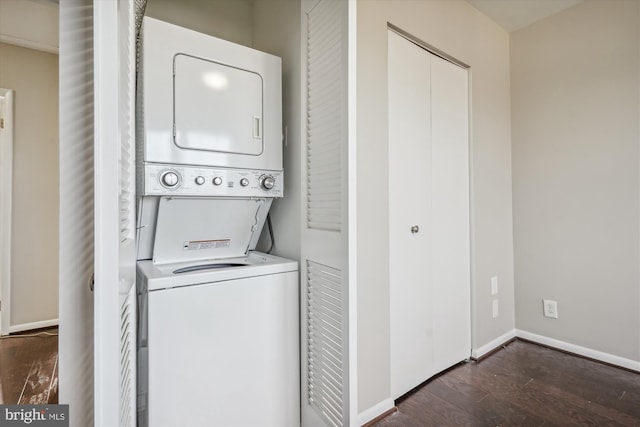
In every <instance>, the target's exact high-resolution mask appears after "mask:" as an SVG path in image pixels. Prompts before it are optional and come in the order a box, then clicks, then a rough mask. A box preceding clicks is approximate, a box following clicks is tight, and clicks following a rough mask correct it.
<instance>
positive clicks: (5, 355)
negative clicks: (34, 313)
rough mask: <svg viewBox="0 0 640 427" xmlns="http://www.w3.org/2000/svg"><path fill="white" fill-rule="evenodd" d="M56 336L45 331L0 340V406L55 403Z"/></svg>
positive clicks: (56, 378)
mask: <svg viewBox="0 0 640 427" xmlns="http://www.w3.org/2000/svg"><path fill="white" fill-rule="evenodd" d="M57 333H58V330H57V329H48V330H38V331H32V332H26V333H24V334H17V335H10V336H8V337H2V338H0V384H1V385H2V394H1V395H0V397H2V402H0V403H4V404H16V403H19V404H46V403H58V335H57ZM33 335H35V336H33Z"/></svg>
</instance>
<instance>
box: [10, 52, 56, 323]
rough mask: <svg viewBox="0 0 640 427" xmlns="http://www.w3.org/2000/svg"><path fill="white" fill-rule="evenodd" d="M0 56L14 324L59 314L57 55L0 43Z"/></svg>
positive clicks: (40, 320) (33, 321) (49, 318)
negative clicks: (10, 106) (9, 157)
mask: <svg viewBox="0 0 640 427" xmlns="http://www.w3.org/2000/svg"><path fill="white" fill-rule="evenodd" d="M0 58H1V59H0V61H1V62H0V64H1V65H0V87H3V88H6V89H13V90H14V91H15V98H14V100H15V112H14V114H15V115H14V124H15V130H14V139H15V141H14V152H13V213H12V218H13V225H12V248H11V255H12V259H11V302H10V303H11V323H10V328H14V327H18V326H20V325H25V324H27V325H29V324H32V323H36V322H45V321H54V322H55V321H57V318H58V56H57V55H55V54H51V53H45V52H40V51H37V50H33V49H27V48H23V47H18V46H12V45H8V44H4V43H0ZM34 326H35V327H38V325H34ZM41 326H45V325H40V327H41Z"/></svg>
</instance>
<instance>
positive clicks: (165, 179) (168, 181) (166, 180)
mask: <svg viewBox="0 0 640 427" xmlns="http://www.w3.org/2000/svg"><path fill="white" fill-rule="evenodd" d="M179 180H180V177H179V176H178V173H177V172H174V171H167V172H165V173H163V174H162V177H161V178H160V183H161V184H162V185H164V186H165V187H167V188H171V187H175V186H176V184H178V181H179Z"/></svg>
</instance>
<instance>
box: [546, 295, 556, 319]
mask: <svg viewBox="0 0 640 427" xmlns="http://www.w3.org/2000/svg"><path fill="white" fill-rule="evenodd" d="M542 307H543V311H544V317H551V318H553V319H557V318H558V302H557V301H554V300H550V299H543V300H542Z"/></svg>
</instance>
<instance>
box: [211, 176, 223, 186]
mask: <svg viewBox="0 0 640 427" xmlns="http://www.w3.org/2000/svg"><path fill="white" fill-rule="evenodd" d="M220 184H222V178H220V177H219V176H216V177H215V178H213V185H220Z"/></svg>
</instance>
